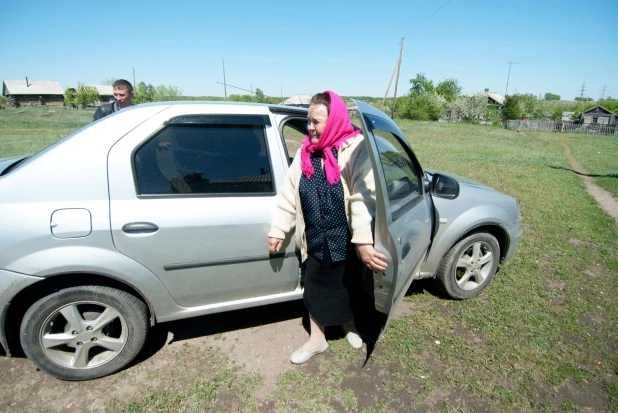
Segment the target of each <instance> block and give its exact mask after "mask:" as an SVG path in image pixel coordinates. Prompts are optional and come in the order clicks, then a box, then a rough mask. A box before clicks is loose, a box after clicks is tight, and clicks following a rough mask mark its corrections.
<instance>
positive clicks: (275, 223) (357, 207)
mask: <svg viewBox="0 0 618 413" xmlns="http://www.w3.org/2000/svg"><path fill="white" fill-rule="evenodd" d="M363 140H364V137H363V135H362V134H359V135H357V136H355V137H353V138H350V139H348V140H347V141H346V142H344V143H343V145H342V146H341V148H340V150H339V156H338V158H337V163H338V164H339V170H340V171H341V183H342V184H343V195H344V199H345V213H346V216H347V218H348V226H349V228H350V232H351V233H352V239H351V242H352V243H354V244H373V231H372V228H373V217H374V214H375V180H374V176H373V169H372V168H371V162H370V160H369V154H368V153H367V149H366V148H365V142H364V141H363ZM301 176H302V171H301V167H300V149H299V150H298V151H297V152H296V156H294V161H293V162H292V165H291V166H290V168H289V169H288V172H287V174H286V176H285V182H284V183H283V190H282V191H281V194H280V195H279V196H278V197H277V207H276V209H275V212H274V214H273V219H272V222H271V226H270V232H269V233H268V236H269V237H273V238H279V239H285V236H286V235H288V234H290V233H291V231H292V230H294V227H296V246H297V247H298V249H299V250H300V251H301V257H302V261H305V260H306V259H307V237H306V235H305V219H304V217H303V209H302V207H301V204H300V192H299V190H298V187H299V183H300V178H301Z"/></svg>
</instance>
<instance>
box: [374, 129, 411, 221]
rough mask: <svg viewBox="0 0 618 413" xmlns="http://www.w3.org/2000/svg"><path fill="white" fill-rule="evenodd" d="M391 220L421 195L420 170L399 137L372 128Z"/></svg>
mask: <svg viewBox="0 0 618 413" xmlns="http://www.w3.org/2000/svg"><path fill="white" fill-rule="evenodd" d="M372 133H373V136H374V137H375V141H376V145H377V148H378V152H379V154H380V163H381V165H382V170H383V171H384V177H385V179H386V189H387V194H388V200H389V203H390V208H391V214H392V217H393V220H396V219H397V218H398V217H399V216H400V215H401V213H403V212H404V211H405V210H406V207H407V206H408V205H411V203H412V202H414V201H415V200H416V199H417V198H418V197H419V196H420V195H421V184H422V180H421V177H422V171H421V168H420V166H418V163H417V162H415V160H414V159H413V158H412V157H411V156H410V155H409V154H408V152H407V151H406V149H405V147H404V145H403V144H402V143H401V142H400V138H398V137H397V135H395V134H393V133H392V132H390V131H386V130H380V129H373V130H372Z"/></svg>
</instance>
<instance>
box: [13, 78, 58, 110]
mask: <svg viewBox="0 0 618 413" xmlns="http://www.w3.org/2000/svg"><path fill="white" fill-rule="evenodd" d="M2 96H4V97H6V104H7V106H14V107H19V106H40V105H47V106H63V105H64V91H63V90H62V86H60V82H53V81H49V80H28V78H26V79H25V80H5V81H3V82H2Z"/></svg>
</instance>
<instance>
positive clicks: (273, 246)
mask: <svg viewBox="0 0 618 413" xmlns="http://www.w3.org/2000/svg"><path fill="white" fill-rule="evenodd" d="M282 245H283V240H282V239H281V238H273V237H268V253H269V254H276V253H278V252H279V250H280V249H281V246H282Z"/></svg>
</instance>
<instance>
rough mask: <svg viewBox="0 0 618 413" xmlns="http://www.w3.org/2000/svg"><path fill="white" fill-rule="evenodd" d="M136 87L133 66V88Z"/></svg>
mask: <svg viewBox="0 0 618 413" xmlns="http://www.w3.org/2000/svg"><path fill="white" fill-rule="evenodd" d="M136 87H137V83H135V67H133V89H135V88H136Z"/></svg>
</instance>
